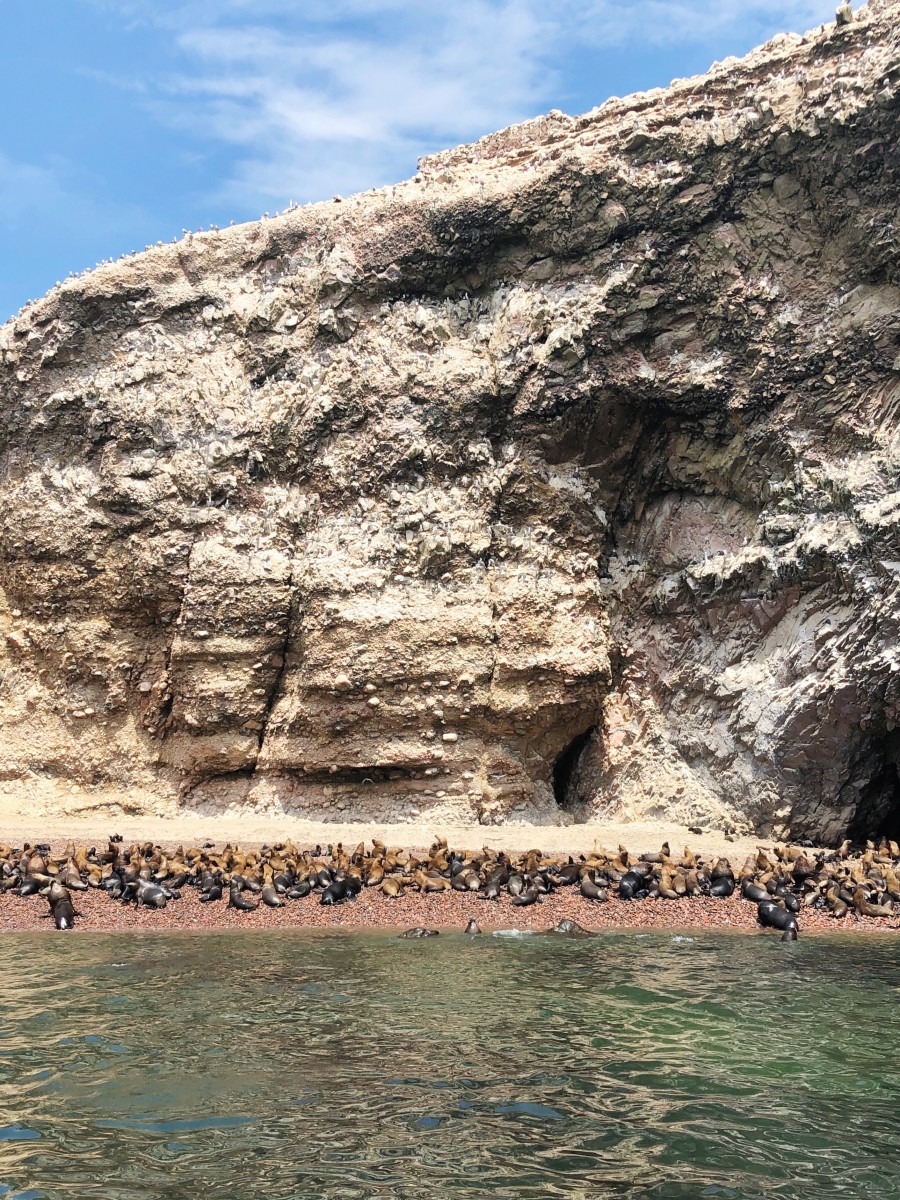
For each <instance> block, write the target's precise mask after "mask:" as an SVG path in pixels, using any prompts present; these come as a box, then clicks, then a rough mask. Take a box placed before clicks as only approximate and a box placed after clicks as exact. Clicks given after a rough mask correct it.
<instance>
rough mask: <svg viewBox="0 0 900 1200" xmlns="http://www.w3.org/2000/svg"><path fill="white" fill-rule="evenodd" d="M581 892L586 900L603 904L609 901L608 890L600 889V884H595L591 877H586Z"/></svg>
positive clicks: (580, 888)
mask: <svg viewBox="0 0 900 1200" xmlns="http://www.w3.org/2000/svg"><path fill="white" fill-rule="evenodd" d="M579 890H580V892H581V894H582V896H584V898H585V900H596V901H597V902H598V903H600V904H602V903H603V902H604V901H605V900H608V899H609V896H608V894H607V890H606V888H603V887H600V885H599V884H598V883H594V881H593V879H591V877H590V876H589V875H585V876H584V877H583V878H582V880H581V883H580V885H579Z"/></svg>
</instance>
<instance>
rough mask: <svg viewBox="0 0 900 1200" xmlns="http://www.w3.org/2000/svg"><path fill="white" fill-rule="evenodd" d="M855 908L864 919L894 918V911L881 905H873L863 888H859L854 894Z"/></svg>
mask: <svg viewBox="0 0 900 1200" xmlns="http://www.w3.org/2000/svg"><path fill="white" fill-rule="evenodd" d="M853 907H854V908H855V909H856V911H857V912H858V913H859V914H860V916H862V917H892V916H893V915H894V910H893V909H892V908H890V907H884V906H882V905H881V904H872V903H871V901H870V900H869V899H868V898H867V897H866V893H865V891H864V890H863V888H861V887H858V888H857V889H856V891H855V892H854V893H853Z"/></svg>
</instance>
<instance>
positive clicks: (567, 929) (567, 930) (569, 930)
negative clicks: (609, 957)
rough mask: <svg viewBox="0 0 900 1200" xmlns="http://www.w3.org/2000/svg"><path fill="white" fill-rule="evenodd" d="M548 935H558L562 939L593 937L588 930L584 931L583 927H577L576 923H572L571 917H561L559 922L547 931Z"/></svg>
mask: <svg viewBox="0 0 900 1200" xmlns="http://www.w3.org/2000/svg"><path fill="white" fill-rule="evenodd" d="M547 932H548V933H558V934H560V935H561V936H563V937H593V936H594V935H593V934H592V933H591V931H590V930H589V929H585V928H584V926H583V925H579V924H578V922H577V921H573V920H572V918H571V917H563V919H562V920H561V921H557V923H556V924H555V925H554V926H553V927H552V928H551V929H548V930H547Z"/></svg>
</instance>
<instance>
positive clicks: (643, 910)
mask: <svg viewBox="0 0 900 1200" xmlns="http://www.w3.org/2000/svg"><path fill="white" fill-rule="evenodd" d="M74 901H75V909H76V912H77V913H78V914H79V915H78V916H77V917H76V926H75V930H74V932H76V933H77V932H79V931H80V932H85V933H87V932H93V933H149V932H154V931H155V932H164V931H174V930H184V931H188V930H194V931H202V930H213V929H243V930H265V929H310V930H321V931H323V932H326V931H331V932H341V931H344V932H349V931H351V930H352V931H357V930H363V929H377V930H385V931H396V932H398V933H399V932H400V931H401V930H403V929H407V928H409V927H410V926H415V925H423V926H427V927H428V928H431V929H440V930H446V931H449V930H457V931H460V932H461V931H462V930H463V929H465V926H466V924H467V923H468V922H469V921H470V920H471V919H473V918H474V919H475V920H476V921H477V922H478V923H479V925H480V926H481V928H482V929H483V930H484V932H485V933H489V932H491V931H492V930H495V929H519V930H528V931H530V932H534V933H537V932H541V931H543V930H546V929H548V928H549V927H550V926H552V925H555V924H556V923H557V921H560V920H562V919H564V918H569V919H571V920H575V921H577V922H578V923H579V924H580V925H582V926H583V927H584V928H585V929H588V930H590V931H592V932H594V931H596V932H601V931H606V930H615V929H646V930H658V929H666V930H673V931H680V930H691V929H707V930H709V929H720V930H729V929H731V930H743V931H745V932H747V933H751V932H756V931H759V930H760V927H759V925H758V923H757V920H756V905H755V904H752V903H750V902H749V901H746V900H741V899H740V898H739V897H738V896H736V895H735V896H731V897H729V898H728V899H713V898H711V897H697V898H692V899H684V900H659V899H654V900H641V901H637V902H632V901H628V902H626V901H622V900H618V899H615V898H613V899H611V900H610V901H609V902H608V903H607V904H604V905H598V904H592V903H591V902H590V901H588V900H585V899H583V898H582V897H581V896H579V895H578V894H577V893H574V894H573V893H570V892H566V893H557V894H555V895H552V896H548V897H545V898H544V900H543V901H542V902H541V903H540V904H537V905H534V906H533V907H531V908H525V909H523V908H516V907H514V906H513V904H512V901H511V900H510V899H509V898H508V897H504V898H502V899H501V900H499V901H496V902H494V903H491V904H488V903H485V902H482V901H479V900H478V898H477V897H475V896H466V895H462V894H460V893H456V892H454V893H450V894H444V895H422V894H420V893H408V894H407V895H406V896H404V897H403V898H402V899H399V900H389V899H387V898H386V897H385V896H383V895H381V893H379V892H372V891H369V890H365V891H363V892H361V893H360V895H359V896H358V898H357V899H356V901H354V902H353V903H352V904H346V905H342V906H341V907H339V908H323V907H322V906H321V905H320V904H319V903H318V901H317V900H316V898H315V897H312V896H308V897H307V898H306V899H305V900H297V901H295V902H294V903H291V904H287V905H285V907H284V908H267V907H266V906H265V905H262V904H260V906H259V907H258V908H257V909H256V910H255V911H254V912H247V913H244V912H238V911H237V910H236V909H233V908H229V907H228V906H227V903H226V902H225V901H224V900H223V901H220V902H219V903H217V904H201V903H200V901H199V899H198V898H197V895H196V894H195V893H192V892H187V893H185V895H183V896H182V898H181V900H179V901H178V902H176V903H173V904H171V905H169V906H168V907H167V908H165V909H164V910H162V911H157V910H156V909H150V908H136V907H135V906H134V905H124V904H111V903H110V902H109V900H108V899H107V897H106V896H104V895H101V894H99V893H97V892H94V891H90V892H82V893H79V894H78V895H77V896H75V897H74ZM802 923H803V936H806V934H808V933H832V934H833V933H882V934H886V933H893V934H896V933H897V932H898V931H900V916H898V918H897V919H894V920H889V921H885V920H883V919H879V918H876V917H858V916H856V915H855V914H854V915H851V916H848V917H846V918H845V919H844V920H843V921H836V920H834V919H833V918H832V917H831V916H830V915H829V914H827V913H824V912H818V911H815V910H811V911H809V912H806V913H804V914H803V918H802ZM0 932H3V933H12V932H19V933H24V932H49V933H55V932H56V931H55V929H54V925H53V920H52V918H51V914H50V913H49V912H48V909H47V904H46V902H45V901H43V900H42V899H40V898H39V897H38V898H35V897H28V898H24V897H19V896H10V895H7V896H3V897H2V898H0ZM764 932H765V933H766V934H771V935H772V936H775V937H777V936H778V935H777V932H774V931H771V930H767V931H764Z"/></svg>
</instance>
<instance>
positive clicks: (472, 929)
mask: <svg viewBox="0 0 900 1200" xmlns="http://www.w3.org/2000/svg"><path fill="white" fill-rule="evenodd" d="M463 933H469V934H476V933H481V926H480V925H479V924H478V922H477V921H476V920H475V918H474V917H472V918H471V920H470V921H469V923H468V925H467V926H466V927H465V929H464V930H463Z"/></svg>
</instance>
